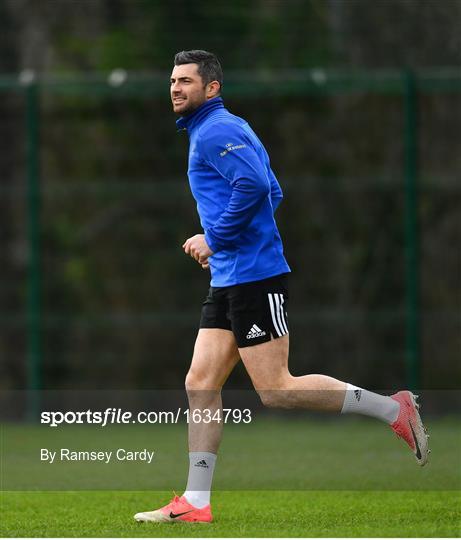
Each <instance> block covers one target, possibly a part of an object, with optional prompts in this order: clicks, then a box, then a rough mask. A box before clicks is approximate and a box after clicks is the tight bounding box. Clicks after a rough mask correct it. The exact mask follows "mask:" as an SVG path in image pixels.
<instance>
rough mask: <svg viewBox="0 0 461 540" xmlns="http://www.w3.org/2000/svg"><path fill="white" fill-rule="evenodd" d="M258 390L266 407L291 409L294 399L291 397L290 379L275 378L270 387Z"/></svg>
mask: <svg viewBox="0 0 461 540" xmlns="http://www.w3.org/2000/svg"><path fill="white" fill-rule="evenodd" d="M266 384H267V383H266ZM255 387H256V391H257V393H258V395H259V397H260V399H261V401H262V403H263V405H264V406H265V407H269V408H271V409H291V408H292V407H293V405H292V399H290V392H291V390H290V383H289V380H288V379H285V378H284V379H279V380H275V381H274V382H273V384H272V385H271V388H270V389H266V388H264V389H262V388H258V386H257V385H255Z"/></svg>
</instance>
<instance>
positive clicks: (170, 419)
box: [40, 407, 252, 427]
mask: <svg viewBox="0 0 461 540" xmlns="http://www.w3.org/2000/svg"><path fill="white" fill-rule="evenodd" d="M182 421H185V422H186V423H187V424H190V423H195V424H199V423H203V424H211V423H213V422H216V423H223V424H241V423H242V424H249V423H250V422H251V421H252V413H251V409H216V410H212V409H207V408H205V409H182V408H181V407H178V408H177V409H176V410H174V411H139V412H137V413H133V412H132V411H126V410H123V409H120V408H116V407H108V408H106V409H105V410H103V411H93V410H91V409H88V410H86V411H65V412H63V411H42V412H41V414H40V423H41V424H44V425H48V426H50V427H58V426H61V425H63V424H64V425H65V424H95V425H98V426H100V427H105V426H109V425H114V424H178V423H180V422H182Z"/></svg>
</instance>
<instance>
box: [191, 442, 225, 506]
mask: <svg viewBox="0 0 461 540" xmlns="http://www.w3.org/2000/svg"><path fill="white" fill-rule="evenodd" d="M216 458H217V456H216V454H212V453H210V452H189V477H188V479H187V487H186V491H185V492H184V495H183V497H185V498H186V499H187V502H189V503H190V504H191V505H192V506H195V507H196V508H204V507H205V506H208V505H209V504H210V492H211V482H212V481H213V472H214V466H215V464H216Z"/></svg>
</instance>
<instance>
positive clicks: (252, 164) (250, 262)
mask: <svg viewBox="0 0 461 540" xmlns="http://www.w3.org/2000/svg"><path fill="white" fill-rule="evenodd" d="M176 124H177V126H178V128H179V129H186V130H187V132H188V134H189V139H190V146H189V168H188V176H189V183H190V187H191V191H192V195H193V196H194V199H195V200H196V202H197V210H198V213H199V216H200V222H201V225H202V227H203V230H204V232H205V240H206V242H207V244H208V245H209V246H210V249H211V250H212V251H213V252H214V253H213V255H212V256H211V257H210V258H209V263H210V270H211V285H212V286H213V287H228V286H231V285H237V284H239V283H247V282H249V281H259V280H261V279H266V278H269V277H271V276H276V275H278V274H283V273H286V272H290V267H289V266H288V264H287V262H286V260H285V257H284V255H283V245H282V240H281V238H280V234H279V231H278V229H277V225H276V223H275V219H274V212H275V209H276V208H277V206H278V205H279V204H280V202H281V200H282V198H283V195H282V190H281V189H280V185H279V183H278V182H277V179H276V177H275V175H274V173H273V172H272V169H271V168H270V163H269V156H268V155H267V152H266V149H265V148H264V146H263V145H262V143H261V141H260V140H259V139H258V137H257V136H256V134H255V133H254V131H253V130H252V129H251V128H250V126H249V125H248V123H247V122H246V121H245V120H243V119H242V118H239V117H238V116H235V115H233V114H231V113H230V112H229V111H228V110H227V109H226V108H225V107H224V104H223V100H222V98H220V97H216V98H213V99H210V100H208V101H206V102H205V103H204V104H203V105H201V106H200V107H199V108H198V109H197V110H195V111H194V112H193V113H191V114H190V115H187V116H183V117H181V118H179V119H178V120H177V122H176Z"/></svg>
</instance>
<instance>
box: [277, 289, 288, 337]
mask: <svg viewBox="0 0 461 540" xmlns="http://www.w3.org/2000/svg"><path fill="white" fill-rule="evenodd" d="M279 296H280V297H281V299H282V301H280V298H279ZM275 306H276V309H275V313H276V314H277V320H278V323H279V327H280V329H281V330H282V335H285V334H286V333H287V332H288V330H287V329H286V327H285V326H284V320H283V319H282V316H283V295H281V294H280V295H278V294H275Z"/></svg>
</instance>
